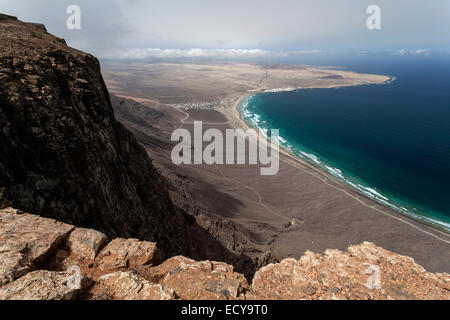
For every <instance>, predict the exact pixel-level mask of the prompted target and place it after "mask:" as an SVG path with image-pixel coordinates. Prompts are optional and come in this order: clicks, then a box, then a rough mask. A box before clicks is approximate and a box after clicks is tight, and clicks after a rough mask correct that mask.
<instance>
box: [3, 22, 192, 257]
mask: <svg viewBox="0 0 450 320" xmlns="http://www.w3.org/2000/svg"><path fill="white" fill-rule="evenodd" d="M0 44H1V47H0V128H1V129H0V187H4V188H6V193H5V195H6V197H7V199H8V200H9V201H10V202H12V203H13V204H14V206H15V207H16V208H19V209H21V210H25V211H30V212H34V213H36V214H39V215H42V216H45V217H51V218H55V219H58V220H60V221H63V222H66V223H70V224H74V225H77V226H85V227H90V228H96V229H98V230H101V231H102V232H104V233H106V234H107V235H108V236H109V237H118V236H120V237H139V238H140V239H146V240H152V241H157V242H158V243H159V245H160V247H161V248H163V249H164V252H165V254H167V255H174V254H188V252H189V250H190V248H189V239H188V233H187V232H186V228H187V227H186V225H187V220H186V216H185V214H184V213H182V212H181V211H180V210H178V209H177V208H175V207H174V205H173V204H172V202H171V200H170V198H169V195H168V192H167V188H166V184H165V181H164V179H163V178H162V177H161V176H160V175H159V174H158V172H157V171H156V169H155V168H154V166H153V165H152V163H151V161H150V160H149V158H148V156H147V154H146V152H145V151H144V149H143V148H142V147H141V146H140V145H139V144H138V143H137V141H136V139H135V138H134V136H133V135H132V134H131V133H130V132H129V131H128V130H126V129H125V128H124V127H123V126H122V125H121V124H120V123H118V122H117V121H116V120H115V118H114V113H113V109H112V107H111V103H110V98H109V94H108V91H107V89H106V87H105V84H104V82H103V78H102V75H101V72H100V65H99V62H98V60H97V59H96V58H95V57H93V56H91V55H89V54H86V53H83V52H80V51H78V50H75V49H72V48H70V47H68V46H67V45H66V44H65V42H64V40H62V39H59V38H57V37H54V36H52V35H50V34H48V33H47V32H46V30H45V27H44V26H42V25H38V24H31V23H24V22H21V21H18V20H17V19H16V18H14V17H10V16H6V15H1V14H0Z"/></svg>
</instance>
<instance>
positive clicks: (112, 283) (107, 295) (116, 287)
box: [88, 271, 176, 300]
mask: <svg viewBox="0 0 450 320" xmlns="http://www.w3.org/2000/svg"><path fill="white" fill-rule="evenodd" d="M88 295H89V298H90V299H94V300H109V299H112V300H172V299H175V298H176V296H175V293H174V291H173V290H171V289H167V288H165V287H164V286H162V285H160V284H152V283H150V282H149V281H147V280H145V279H144V278H141V277H139V276H138V275H137V274H135V273H134V272H120V271H119V272H115V273H110V274H106V275H104V276H102V277H100V278H99V279H98V280H97V282H96V284H95V285H94V286H93V287H92V289H91V290H90V291H89V294H88Z"/></svg>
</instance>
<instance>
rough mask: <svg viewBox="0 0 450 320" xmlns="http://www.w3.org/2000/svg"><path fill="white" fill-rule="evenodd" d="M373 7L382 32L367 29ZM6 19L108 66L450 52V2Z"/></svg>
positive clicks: (173, 8) (240, 0) (211, 5)
mask: <svg viewBox="0 0 450 320" xmlns="http://www.w3.org/2000/svg"><path fill="white" fill-rule="evenodd" d="M373 4H375V5H378V6H379V7H380V9H381V29H379V30H369V29H368V28H367V26H366V20H367V18H368V17H369V14H367V13H366V10H367V7H368V6H369V5H373ZM69 5H78V6H79V7H80V9H81V29H80V30H69V29H68V28H67V27H66V20H67V18H68V17H69V15H68V14H67V13H66V9H67V7H68V6H69ZM0 12H2V13H5V14H10V15H14V16H17V17H18V18H19V19H21V20H23V21H30V22H40V23H44V24H45V25H46V27H47V29H48V31H49V32H50V33H53V34H55V35H57V36H59V37H62V38H64V39H66V41H67V43H68V44H69V45H71V46H73V47H76V48H78V49H81V50H83V51H87V52H90V53H93V54H95V55H97V56H99V57H106V58H138V59H139V58H148V57H179V56H212V57H215V56H217V57H221V56H228V57H234V56H237V57H239V56H249V57H252V56H275V57H276V56H286V55H297V54H323V53H327V52H328V53H329V52H362V51H368V52H381V51H383V52H396V53H398V54H409V53H426V52H428V51H445V52H450V41H449V40H450V37H449V34H450V0H431V1H430V0H428V1H425V0H308V1H306V0H277V1H267V0H226V1H217V0H190V1H186V0H164V1H154V0H150V1H149V0H95V1H94V0H70V1H66V0H33V1H30V0H0Z"/></svg>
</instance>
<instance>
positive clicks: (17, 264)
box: [0, 208, 450, 300]
mask: <svg viewBox="0 0 450 320" xmlns="http://www.w3.org/2000/svg"><path fill="white" fill-rule="evenodd" d="M0 280H1V282H0V300H6V299H8V300H17V299H33V300H47V299H55V300H56V299H57V300H62V299H91V300H172V299H186V300H217V299H220V300H228V299H247V300H252V299H258V300H260V299H271V300H279V299H285V300H293V299H295V300H296V299H358V300H359V299H446V300H449V299H450V275H449V274H446V273H441V274H434V273H430V272H427V271H426V270H425V269H424V268H422V267H421V266H419V265H417V264H416V263H415V262H414V260H413V259H411V258H409V257H405V256H401V255H398V254H395V253H392V252H390V251H387V250H384V249H382V248H380V247H377V246H376V245H374V244H372V243H368V242H365V243H363V244H361V245H357V246H351V247H350V248H348V250H347V251H346V252H342V251H339V250H327V251H326V252H325V253H324V254H323V255H322V254H315V253H312V252H307V253H305V255H304V256H303V257H302V258H300V259H299V260H295V259H286V260H284V261H282V262H281V263H277V264H270V265H267V266H265V267H263V268H262V269H260V270H259V271H258V272H257V273H256V275H255V277H254V279H253V282H252V284H251V286H250V285H249V284H248V283H247V280H246V279H245V277H244V275H242V274H240V273H237V272H234V269H233V267H232V266H230V265H228V264H226V263H223V262H215V261H194V260H192V259H188V258H186V257H183V256H176V257H172V258H170V259H168V260H166V261H163V260H162V259H161V254H160V251H159V249H158V247H157V244H156V243H153V242H148V241H139V240H137V239H122V238H118V239H114V240H112V241H110V242H108V240H107V237H106V236H105V235H104V234H102V233H101V232H98V231H95V230H91V229H80V228H75V227H73V226H71V225H67V224H64V223H61V222H57V221H55V220H52V219H47V218H42V217H40V216H35V215H31V214H26V213H22V212H21V211H18V210H14V209H11V208H7V209H4V210H0Z"/></svg>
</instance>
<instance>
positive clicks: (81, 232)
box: [66, 228, 108, 260]
mask: <svg viewBox="0 0 450 320" xmlns="http://www.w3.org/2000/svg"><path fill="white" fill-rule="evenodd" d="M107 240H108V238H107V237H106V235H104V234H103V233H101V232H99V231H96V230H92V229H83V228H77V229H75V230H74V231H72V233H71V234H70V235H69V237H68V239H67V241H66V246H67V248H68V249H69V250H70V251H71V253H73V254H75V255H77V256H79V257H80V258H81V259H84V260H94V259H95V257H96V256H97V254H98V252H99V250H100V249H101V248H102V246H103V245H105V244H106V241H107Z"/></svg>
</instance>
